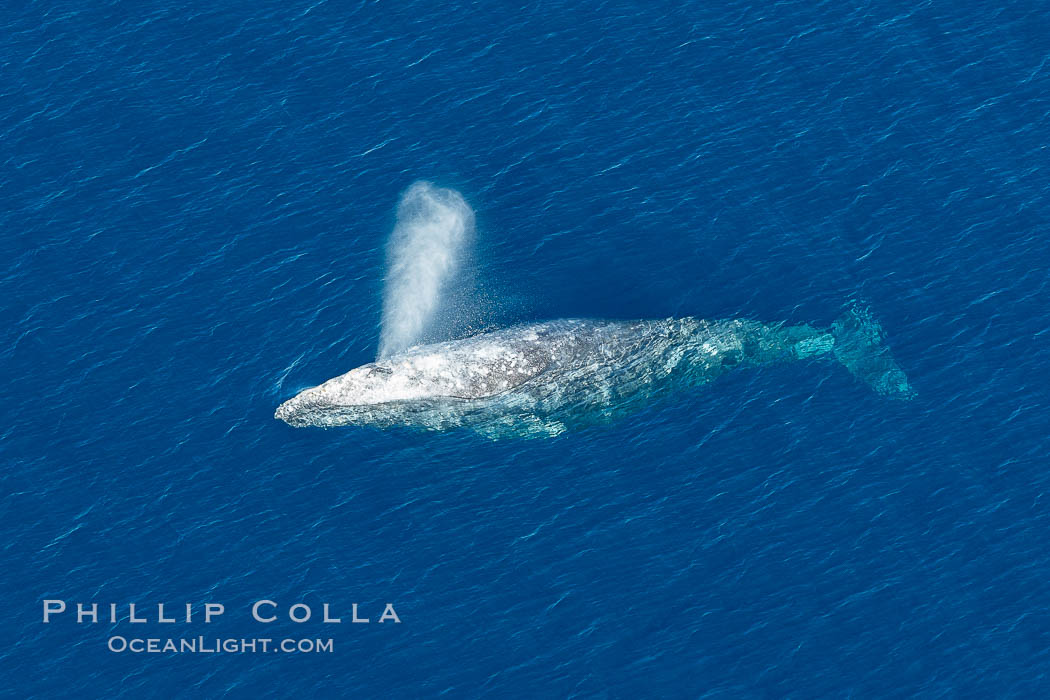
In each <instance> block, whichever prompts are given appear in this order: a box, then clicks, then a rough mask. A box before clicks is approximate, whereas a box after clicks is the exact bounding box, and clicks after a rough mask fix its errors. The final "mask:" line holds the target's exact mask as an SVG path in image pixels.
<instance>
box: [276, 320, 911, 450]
mask: <svg viewBox="0 0 1050 700" xmlns="http://www.w3.org/2000/svg"><path fill="white" fill-rule="evenodd" d="M845 318H846V319H847V320H846V321H843V320H840V321H839V322H837V324H838V325H837V326H836V327H834V328H833V329H832V330H817V329H814V328H812V327H810V326H806V325H802V326H780V325H766V324H762V323H757V322H754V321H745V320H731V321H703V320H699V319H695V318H688V317H687V318H682V319H666V320H656V321H590V320H562V321H550V322H546V323H537V324H532V325H525V326H516V327H513V328H508V329H505V330H500V331H496V332H492V333H486V334H482V335H477V336H474V337H471V338H464V339H462V340H454V341H449V342H445V343H435V344H432V345H424V346H419V347H415V348H412V349H410V350H408V351H407V352H404V353H401V354H399V355H395V356H392V357H389V358H385V359H383V360H380V361H377V362H373V363H370V364H367V365H364V366H362V367H358V368H357V369H355V370H352V371H351V372H348V373H346V374H344V375H342V376H339V377H335V378H334V379H330V380H328V381H327V382H325V383H324V384H321V385H320V386H317V387H314V388H312V389H307V390H306V391H303V392H302V393H300V394H299V395H297V396H295V397H294V398H292V399H290V400H288V401H286V402H285V403H283V404H281V406H280V407H279V408H278V409H277V413H276V417H277V418H279V419H281V420H283V421H285V422H287V423H288V424H289V425H293V426H297V427H301V426H311V425H313V426H322V427H332V426H339V425H373V426H379V427H387V426H393V425H405V426H414V427H419V428H424V429H429V430H443V429H449V428H455V427H468V428H471V429H473V430H476V431H477V432H479V433H481V434H483V435H486V436H488V437H506V436H537V435H557V434H559V433H561V432H563V431H565V430H566V429H568V428H572V427H579V426H584V425H591V424H595V423H602V422H606V421H608V420H610V419H613V418H615V417H617V416H620V415H623V414H625V413H630V412H633V411H635V410H637V409H638V408H640V407H642V406H644V405H646V404H647V403H649V402H651V401H652V400H653V399H654V398H655V397H658V396H660V395H664V394H667V393H670V392H672V391H675V390H678V389H681V388H685V387H690V386H698V385H702V384H705V383H707V382H710V381H712V380H713V379H715V378H717V377H719V376H720V375H722V374H723V373H725V372H727V371H729V370H732V369H737V368H741V367H755V366H765V365H771V364H776V363H780V362H786V361H791V360H798V359H802V358H807V357H815V356H821V355H833V356H835V357H837V359H839V360H840V361H841V362H842V363H843V364H845V365H846V366H847V368H848V369H850V370H851V371H853V372H854V374H857V375H858V376H860V372H858V371H856V370H855V368H854V365H858V366H862V370H863V374H864V376H861V378H862V379H863V380H865V381H867V382H868V383H869V384H871V385H872V387H873V388H875V389H876V390H877V391H879V393H883V394H886V395H895V396H906V395H909V394H910V392H911V390H910V388H909V387H908V385H907V380H906V379H905V378H904V374H903V372H901V370H900V368H899V367H897V366H896V364H895V363H894V362H893V360H892V358H890V356H889V354H888V352H886V351H885V349H884V348H883V347H882V346H881V331H880V330H879V329H878V326H877V324H875V323H874V321H872V320H871V318H870V316H866V315H863V314H862V313H859V312H852V313H851V314H848V315H847V317H845ZM843 324H844V325H843ZM843 328H845V329H846V331H843V332H839V331H840V330H841V329H843ZM858 329H859V330H858ZM860 331H863V332H860ZM847 332H848V337H847V336H845V335H844V333H847ZM842 348H852V349H853V350H852V351H851V354H850V355H849V356H844V355H843V353H840V352H839V351H840V349H842Z"/></svg>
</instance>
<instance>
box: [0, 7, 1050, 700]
mask: <svg viewBox="0 0 1050 700" xmlns="http://www.w3.org/2000/svg"><path fill="white" fill-rule="evenodd" d="M0 29H2V33H0V36H2V38H0V70H2V71H3V76H4V79H3V88H2V90H3V95H4V99H3V100H0V144H2V145H0V162H2V169H0V230H2V231H3V236H2V237H0V299H2V304H0V314H2V321H3V323H2V324H0V334H2V343H0V372H2V373H3V379H4V382H3V384H4V387H5V392H4V394H3V397H4V401H3V411H4V413H3V422H2V425H0V460H2V465H0V467H2V469H0V523H2V524H3V530H4V535H5V537H4V539H3V543H2V545H0V591H2V592H3V604H4V608H5V616H4V620H5V624H4V627H3V630H4V632H5V637H4V639H3V641H2V643H0V682H2V684H3V687H4V688H5V692H9V693H10V694H11V695H12V697H30V696H41V697H43V696H52V695H54V696H69V695H76V696H79V697H119V698H139V697H198V696H200V697H218V696H226V697H259V696H270V695H272V696H287V695H295V696H298V697H336V696H340V695H342V696H354V697H428V696H435V695H438V694H445V695H447V696H449V697H464V696H466V697H470V696H477V695H489V696H517V697H561V696H569V695H579V696H587V697H590V696H599V697H603V696H604V697H641V696H663V697H670V696H688V697H725V698H735V697H747V696H759V697H777V696H788V695H790V696H794V697H817V696H846V695H852V696H854V697H868V696H885V695H913V694H919V695H922V696H926V697H953V696H956V695H958V694H959V693H961V692H967V693H972V694H973V695H974V696H977V697H993V696H1017V697H1022V696H1044V695H1045V694H1046V693H1047V692H1048V690H1050V676H1048V673H1050V548H1048V545H1047V542H1048V541H1050V511H1048V508H1050V495H1048V493H1047V492H1048V490H1050V472H1048V455H1050V438H1048V436H1050V420H1048V409H1047V406H1048V405H1050V389H1048V388H1047V377H1048V376H1050V373H1048V367H1050V349H1048V342H1050V305H1048V297H1050V284H1048V269H1050V253H1048V252H1047V250H1048V243H1047V242H1048V237H1050V222H1048V215H1047V212H1048V210H1050V207H1048V204H1050V202H1048V192H1050V182H1048V173H1050V156H1048V150H1047V138H1046V135H1047V133H1050V117H1048V113H1050V98H1048V97H1047V95H1048V94H1050V39H1048V37H1050V11H1048V10H1047V9H1046V7H1045V6H1044V5H1042V4H1040V3H1025V2H1022V3H1013V4H1008V5H1007V6H1005V7H1004V6H1001V5H997V4H994V3H980V2H972V3H957V2H939V1H937V2H920V3H904V2H887V3H864V2H852V1H850V2H839V3H811V2H779V3H767V4H746V3H740V2H733V1H730V2H729V3H699V2H690V3H626V2H603V3H584V4H580V3H570V2H544V3H534V4H529V5H519V6H515V5H509V4H503V5H498V4H497V5H493V4H482V5H481V6H478V7H473V6H467V5H457V4H439V3H424V2H416V1H414V0H409V1H408V2H400V3H379V2H359V3H355V4H352V5H351V4H343V3H335V2H323V1H322V2H315V1H314V0H308V1H307V2H299V1H298V0H286V1H284V2H273V1H271V0H259V1H257V2H250V3H249V2H243V1H242V0H231V1H230V2H225V3H213V2H209V3H203V2H195V1H192V0H191V1H190V2H183V3H157V2H151V1H149V0H147V1H146V2H139V3H130V4H129V3H116V2H92V3H88V2H53V3H40V2H27V3H13V4H10V5H8V6H5V7H4V8H3V9H0ZM420 179H424V180H429V181H431V182H433V183H435V184H436V185H437V186H439V187H447V188H452V189H454V190H456V191H458V192H460V193H461V194H462V196H463V198H464V200H465V201H466V202H467V203H468V204H469V206H470V208H471V209H473V212H474V233H473V239H472V247H471V248H470V250H469V254H468V257H469V259H466V260H464V261H463V267H462V270H463V271H464V274H465V277H464V279H463V280H460V282H461V291H460V293H459V294H458V296H456V297H455V298H454V299H451V298H450V303H449V304H448V308H446V309H445V310H444V312H443V314H444V315H443V319H444V320H443V324H444V325H442V326H441V327H440V328H438V329H436V330H435V332H436V333H444V334H446V335H454V334H462V333H465V332H470V331H472V330H478V329H484V328H495V327H502V326H505V325H508V324H511V323H518V322H530V321H539V320H543V319H549V318H570V317H583V318H663V317H671V316H675V317H681V316H698V317H702V318H712V319H722V318H735V317H741V318H751V319H755V320H761V321H786V322H790V323H812V324H814V325H817V326H821V327H823V326H827V325H828V324H830V323H831V322H832V320H833V319H835V318H836V317H837V316H839V315H840V314H841V313H842V310H843V308H844V307H845V305H846V304H847V303H849V302H850V301H851V300H861V301H863V303H865V304H866V305H868V306H869V307H870V308H871V309H872V312H873V314H874V315H875V316H876V317H877V318H878V319H879V321H880V322H881V324H882V326H883V327H884V328H885V330H886V334H887V342H888V344H889V346H890V347H891V348H892V349H893V353H894V355H895V357H896V358H897V360H898V361H899V363H900V365H901V367H902V368H903V369H904V370H905V372H906V373H907V375H908V378H909V380H910V382H911V384H912V386H913V388H914V389H915V391H916V395H915V398H914V399H913V400H911V401H907V402H895V401H889V400H887V399H885V398H883V397H880V396H878V395H876V394H875V393H874V392H871V391H869V390H868V389H866V388H865V387H864V386H863V385H861V384H859V383H858V382H856V381H855V380H854V379H853V378H852V377H851V376H850V375H849V374H848V373H846V372H844V371H842V370H841V369H839V368H836V367H834V366H832V365H830V364H827V363H821V362H811V363H797V364H791V365H785V366H782V367H775V368H763V369H758V370H747V371H739V372H736V373H731V374H728V375H727V376H725V377H723V378H721V379H719V380H718V381H717V382H715V383H713V384H712V385H710V386H708V387H706V388H704V389H702V390H697V391H692V392H686V393H684V394H681V395H679V396H676V397H674V398H673V400H668V401H664V402H660V403H658V404H654V405H652V406H650V407H648V408H647V409H645V410H643V411H641V412H640V413H637V414H635V415H633V416H630V417H627V418H625V419H623V420H621V421H618V422H616V423H614V424H612V425H610V426H601V427H593V428H587V429H584V430H580V431H570V432H566V433H563V434H560V435H557V436H555V437H551V438H549V439H541V440H531V441H517V440H504V441H496V442H492V441H488V440H485V439H484V438H480V437H477V436H475V435H473V434H472V433H469V432H466V431H452V432H447V433H436V434H419V433H416V432H410V431H405V430H398V429H391V430H385V431H384V430H377V429H370V428H352V427H351V428H342V429H333V430H327V431H324V430H319V429H301V430H296V429H292V428H290V427H289V426H287V425H285V424H283V423H281V422H278V421H275V420H274V419H273V413H274V409H275V407H276V406H277V405H278V404H279V403H281V402H282V401H284V400H286V399H288V398H290V397H291V396H293V395H295V394H296V393H297V392H299V391H301V390H302V389H304V388H306V387H309V386H313V385H315V384H318V383H320V382H321V381H323V380H325V379H328V378H329V377H332V376H335V375H338V374H341V373H343V372H346V371H347V370H349V369H351V368H353V367H356V366H358V365H361V364H363V363H366V362H370V361H372V360H374V359H375V357H376V352H377V349H378V344H379V337H380V328H379V323H380V318H381V315H382V313H383V280H384V276H385V274H386V267H385V254H386V240H387V237H388V236H389V234H390V233H391V231H392V230H394V228H395V218H396V210H397V203H398V200H399V197H401V195H402V194H403V193H404V191H405V190H406V188H408V187H409V186H410V185H411V184H412V183H413V182H414V181H416V180H420ZM50 598H58V599H64V600H66V601H68V602H69V603H70V605H73V604H75V603H76V602H87V603H90V602H92V601H95V602H99V603H102V604H108V603H110V602H115V603H120V604H122V606H123V605H124V604H126V603H129V602H138V603H141V604H149V605H155V604H156V603H158V602H166V603H170V604H184V603H186V602H192V603H194V604H195V605H198V606H203V604H204V603H207V602H220V603H223V604H225V605H226V609H227V612H226V613H225V614H224V615H223V616H222V617H221V618H219V619H218V620H216V621H214V622H212V623H210V624H207V625H205V624H204V623H203V622H202V621H201V620H200V619H199V618H195V620H194V622H192V623H190V624H185V623H178V624H166V625H165V624H158V623H156V622H155V621H154V622H150V623H147V624H143V625H134V624H132V623H130V622H129V621H128V620H126V619H124V620H122V621H121V622H118V623H116V624H110V623H108V622H101V623H99V624H95V625H92V624H87V623H85V624H82V625H77V624H75V619H74V616H73V615H72V614H71V613H67V614H65V615H64V616H61V617H59V618H58V619H56V620H55V621H54V622H52V623H50V624H48V625H44V624H42V623H41V601H42V600H44V599H50ZM261 599H270V600H273V601H275V602H278V603H279V604H280V610H281V611H282V612H281V619H280V620H279V621H278V622H275V623H273V624H270V625H263V624H260V623H256V622H253V621H252V620H251V618H250V615H249V614H248V612H247V608H248V607H249V606H250V605H251V603H252V602H253V601H257V600H261ZM297 602H304V603H307V604H309V605H310V606H311V607H312V609H313V610H314V616H315V617H314V619H312V620H311V621H309V622H306V623H303V624H295V623H292V622H289V621H288V620H287V617H286V616H285V613H284V611H285V610H287V607H288V606H290V605H292V604H293V603H297ZM326 602H327V603H330V604H331V606H332V612H333V614H336V615H340V616H341V617H342V619H343V624H341V625H325V624H322V623H320V622H319V621H318V620H317V618H318V617H319V616H320V610H321V605H322V604H323V603H326ZM388 602H390V603H393V604H394V605H395V607H396V611H397V614H398V615H399V617H400V619H401V624H393V623H390V624H386V623H384V624H378V622H377V620H378V618H379V615H380V613H381V612H382V610H383V605H384V604H385V603H388ZM354 603H358V604H359V608H360V612H361V615H362V616H367V617H370V618H371V620H372V622H371V623H370V624H368V625H357V624H352V623H350V622H349V620H350V617H351V612H350V610H351V605H352V604H354ZM201 609H202V608H201ZM121 615H122V616H123V617H124V618H126V617H127V610H126V609H124V610H122V612H121ZM103 616H105V612H103ZM113 635H124V636H127V637H133V636H138V637H171V636H174V637H177V638H180V637H194V636H198V635H205V636H206V637H209V638H214V637H233V638H238V639H239V638H254V637H272V638H277V639H280V638H284V637H293V638H331V639H333V641H334V652H333V653H331V654H302V655H296V654H283V653H273V654H182V655H178V654H132V653H130V652H127V653H111V652H110V651H107V640H109V639H110V638H111V637H112V636H113Z"/></svg>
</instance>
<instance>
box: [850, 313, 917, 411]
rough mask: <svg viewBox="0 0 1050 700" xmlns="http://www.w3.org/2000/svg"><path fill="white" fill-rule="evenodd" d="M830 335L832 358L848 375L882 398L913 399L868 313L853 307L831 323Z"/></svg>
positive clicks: (879, 329) (912, 390) (881, 334)
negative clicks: (831, 339) (832, 345)
mask: <svg viewBox="0 0 1050 700" xmlns="http://www.w3.org/2000/svg"><path fill="white" fill-rule="evenodd" d="M831 333H832V335H833V336H834V337H835V345H834V349H833V352H834V354H835V358H836V359H837V360H838V361H839V362H841V363H842V364H843V366H844V367H845V368H846V369H847V370H849V372H850V374H852V375H853V376H854V377H856V378H857V379H859V380H861V381H862V382H864V383H865V384H867V385H868V386H870V387H871V388H872V389H874V390H875V392H876V393H878V394H881V395H882V396H887V397H890V398H896V399H910V398H912V397H913V396H915V390H914V389H912V387H911V385H910V384H909V383H908V378H907V376H905V374H904V370H902V369H901V368H900V366H899V365H898V364H897V361H896V360H894V359H893V355H891V354H890V349H889V348H888V347H887V346H886V342H885V334H884V333H883V330H882V326H880V325H879V322H878V321H876V320H875V318H874V317H873V316H872V315H871V311H869V310H868V309H867V308H864V307H861V306H857V305H854V306H852V307H851V308H850V309H849V310H848V311H846V313H845V314H843V315H842V316H840V317H839V318H838V319H837V320H836V321H835V322H834V323H833V324H831Z"/></svg>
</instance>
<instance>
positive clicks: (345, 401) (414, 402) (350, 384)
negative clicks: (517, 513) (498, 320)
mask: <svg viewBox="0 0 1050 700" xmlns="http://www.w3.org/2000/svg"><path fill="white" fill-rule="evenodd" d="M548 361H549V360H548V359H547V358H546V357H544V356H541V355H537V354H536V353H534V352H531V351H527V349H526V350H522V349H520V348H485V347H482V348H480V349H479V348H476V347H472V348H471V349H470V350H469V351H463V350H461V349H460V350H457V349H456V348H449V347H447V346H443V345H438V346H423V347H421V348H417V349H414V350H412V351H409V352H406V353H403V354H401V355H397V356H394V357H391V358H387V359H383V360H379V361H377V362H371V363H369V364H367V365H362V366H361V367H358V368H357V369H354V370H351V371H350V372H347V373H346V374H344V375H341V376H339V377H335V378H334V379H329V380H328V381H327V382H325V383H324V384H321V385H320V386H315V387H313V388H310V389H306V390H305V391H302V392H300V393H299V394H297V395H296V396H294V397H292V398H291V399H289V400H287V401H285V402H284V403H282V404H281V405H280V406H279V407H278V408H277V412H276V413H275V414H274V417H275V418H278V419H280V420H283V421H284V422H285V423H288V424H289V425H292V426H295V427H303V426H308V425H316V426H336V425H392V424H405V423H417V422H419V420H416V419H419V418H423V419H424V420H423V422H426V423H428V424H430V423H433V422H434V421H437V420H438V419H440V418H441V416H442V415H444V416H448V415H450V413H452V412H458V411H463V410H470V405H469V404H471V403H472V402H476V401H478V400H481V399H486V398H489V397H492V396H495V395H498V394H501V393H503V392H505V391H508V390H510V389H512V388H514V387H516V386H518V385H520V384H521V383H523V382H525V381H527V380H528V379H529V378H531V377H533V376H535V375H536V374H538V373H539V372H541V371H542V370H543V369H544V368H545V367H546V366H547V362H548ZM422 414H426V415H425V416H423V415H422Z"/></svg>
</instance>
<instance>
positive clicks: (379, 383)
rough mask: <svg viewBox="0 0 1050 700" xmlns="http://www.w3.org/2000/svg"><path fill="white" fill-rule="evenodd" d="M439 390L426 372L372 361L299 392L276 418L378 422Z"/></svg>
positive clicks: (290, 421)
mask: <svg viewBox="0 0 1050 700" xmlns="http://www.w3.org/2000/svg"><path fill="white" fill-rule="evenodd" d="M438 393H440V392H439V391H437V386H436V383H435V382H434V381H433V380H432V379H431V378H430V377H428V376H427V375H425V374H422V373H419V372H414V373H413V372H407V371H405V368H403V367H398V366H396V365H395V366H391V363H386V362H385V363H379V362H372V363H369V364H367V365H363V366H361V367H358V368H357V369H354V370H351V371H349V372H347V373H346V374H343V375H341V376H338V377H335V378H333V379H329V380H328V381H327V382H325V383H324V384H321V385H319V386H315V387H311V388H309V389H306V390H304V391H302V392H300V393H299V394H296V395H295V396H294V397H292V398H291V399H288V400H287V401H285V402H284V403H282V404H281V405H280V406H278V407H277V412H276V413H275V414H274V417H275V418H278V419H280V420H283V421H284V422H285V423H288V424H289V425H293V426H295V427H303V426H307V425H319V426H326V425H345V424H348V423H361V424H368V423H375V422H380V421H381V418H382V416H383V414H384V412H388V411H389V410H390V409H395V408H403V407H404V405H405V404H407V403H409V402H412V401H418V400H421V399H427V398H431V397H433V396H435V395H437V394H438ZM384 407H385V409H386V411H385V410H384Z"/></svg>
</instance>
